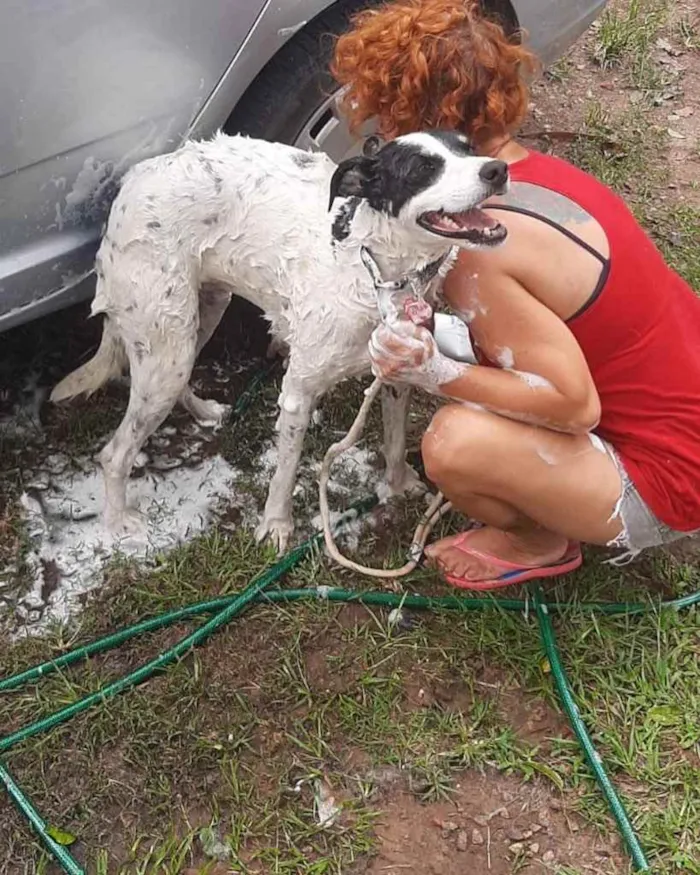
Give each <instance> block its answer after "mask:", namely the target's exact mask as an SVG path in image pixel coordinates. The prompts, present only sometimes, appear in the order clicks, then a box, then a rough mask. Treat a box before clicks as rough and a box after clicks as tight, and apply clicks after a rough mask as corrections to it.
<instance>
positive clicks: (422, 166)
mask: <svg viewBox="0 0 700 875" xmlns="http://www.w3.org/2000/svg"><path fill="white" fill-rule="evenodd" d="M375 161H376V163H377V167H376V171H375V175H374V179H373V185H372V187H371V190H370V191H369V192H368V195H367V200H368V201H369V203H370V206H371V207H372V208H373V209H375V210H380V211H381V212H384V213H389V214H390V215H392V216H398V214H399V213H400V212H401V209H402V208H403V207H404V205H405V204H406V203H407V202H408V201H409V200H411V198H413V197H415V196H416V195H417V194H419V193H420V192H421V191H425V189H426V188H428V187H429V186H431V185H434V183H436V182H437V181H438V179H440V177H441V176H442V174H443V173H444V170H445V159H444V158H443V157H442V156H441V155H438V154H437V153H436V154H432V155H431V154H430V153H428V152H425V151H423V150H422V149H420V148H419V147H418V146H415V145H414V144H412V143H402V142H401V141H400V140H394V141H393V142H392V143H389V144H388V145H386V146H385V147H384V148H383V149H382V150H381V152H380V153H379V154H378V155H377V157H376V159H375Z"/></svg>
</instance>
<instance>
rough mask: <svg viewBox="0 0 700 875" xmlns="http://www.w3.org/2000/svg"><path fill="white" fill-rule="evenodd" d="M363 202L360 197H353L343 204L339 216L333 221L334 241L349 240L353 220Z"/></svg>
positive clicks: (332, 232)
mask: <svg viewBox="0 0 700 875" xmlns="http://www.w3.org/2000/svg"><path fill="white" fill-rule="evenodd" d="M361 200H362V199H361V198H359V197H351V198H349V199H348V200H347V201H345V203H344V204H341V207H340V209H339V210H338V214H337V215H336V217H335V219H334V220H333V227H332V228H331V234H332V236H333V239H334V240H337V241H341V240H347V238H348V237H349V236H350V227H351V225H352V220H353V218H354V216H355V213H356V212H357V208H358V207H359V206H360V203H361Z"/></svg>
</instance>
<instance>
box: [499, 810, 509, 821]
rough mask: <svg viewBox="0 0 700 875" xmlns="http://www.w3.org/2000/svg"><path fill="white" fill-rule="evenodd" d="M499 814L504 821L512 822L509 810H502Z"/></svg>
mask: <svg viewBox="0 0 700 875" xmlns="http://www.w3.org/2000/svg"><path fill="white" fill-rule="evenodd" d="M497 813H498V814H500V815H501V817H502V818H503V819H504V820H510V812H509V811H508V809H507V808H501V809H500V811H498V812H497Z"/></svg>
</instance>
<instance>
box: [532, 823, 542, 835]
mask: <svg viewBox="0 0 700 875" xmlns="http://www.w3.org/2000/svg"><path fill="white" fill-rule="evenodd" d="M542 829H543V827H542V824H541V823H531V824H530V830H531V831H532V832H533V833H535V832H542Z"/></svg>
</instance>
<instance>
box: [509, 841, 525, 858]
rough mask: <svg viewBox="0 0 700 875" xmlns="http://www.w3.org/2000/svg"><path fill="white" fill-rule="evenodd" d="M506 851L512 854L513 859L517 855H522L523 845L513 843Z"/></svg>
mask: <svg viewBox="0 0 700 875" xmlns="http://www.w3.org/2000/svg"><path fill="white" fill-rule="evenodd" d="M508 850H509V851H510V852H511V854H513V856H514V857H516V856H517V855H518V854H522V852H523V851H524V850H525V845H524V844H523V843H522V842H514V843H513V844H512V845H511V846H510V847H509V848H508Z"/></svg>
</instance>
